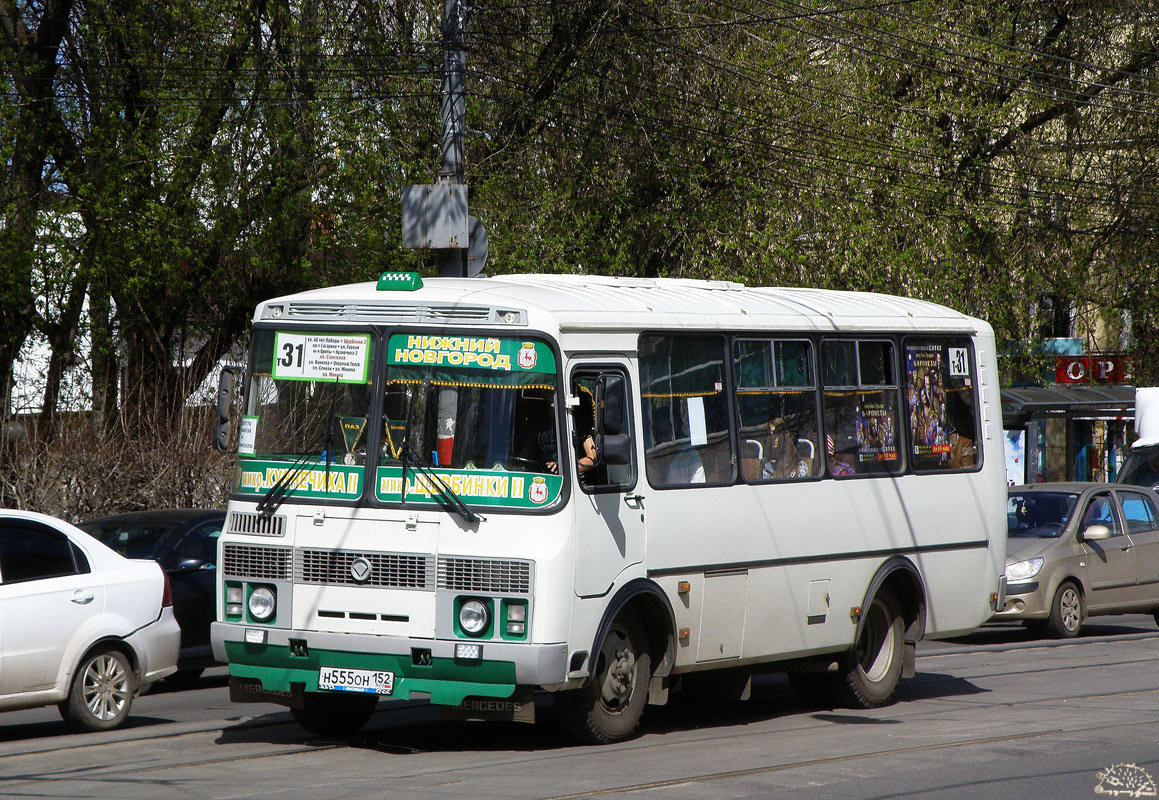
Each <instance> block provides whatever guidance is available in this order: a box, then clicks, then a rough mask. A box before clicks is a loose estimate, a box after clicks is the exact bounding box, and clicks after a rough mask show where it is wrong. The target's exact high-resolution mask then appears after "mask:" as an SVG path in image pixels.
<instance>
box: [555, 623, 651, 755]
mask: <svg viewBox="0 0 1159 800" xmlns="http://www.w3.org/2000/svg"><path fill="white" fill-rule="evenodd" d="M646 645H647V639H646V638H645V635H644V629H643V626H642V625H641V624H640V620H639V618H638V617H637V616H636V615H635V614H632V613H630V612H625V613H623V614H621V615H620V616H619V617H617V618H616V621H615V622H613V623H612V626H611V627H610V628H609V629H608V633H607V635H606V636H605V637H604V641H603V644H601V645H600V649H599V651H598V652H597V653H596V654H595V658H594V665H595V666H594V669H593V670H592V673H591V675H590V676H589V677H588V679H587V681H585V682H584V685H583V688H581V689H577V690H575V691H570V692H562V693H560V694H559V695H557V696H556V713H557V714H558V716H559V722H560V724H561V726H562V727H563V729H564V732H565V733H567V734H568V735H569V736H571V737H572V738H573V739H576V740H578V741H581V742H584V743H587V744H609V743H611V742H616V741H619V740H621V739H626V738H627V737H629V736H631V735H632V733H633V732H634V731H635V730H636V726H637V725H639V723H640V717H641V716H642V715H643V713H644V702H645V700H647V697H648V683H649V682H650V681H651V679H652V658H651V656H650V655H649V653H648V649H647V646H646Z"/></svg>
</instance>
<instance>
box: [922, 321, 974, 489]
mask: <svg viewBox="0 0 1159 800" xmlns="http://www.w3.org/2000/svg"><path fill="white" fill-rule="evenodd" d="M975 385H976V381H974V380H973V375H972V366H971V359H970V343H969V340H966V339H951V340H945V339H942V340H925V339H920V340H919V339H906V342H905V396H906V411H907V414H908V425H909V441H910V451H911V452H910V458H911V460H912V463H913V467H914V471H915V472H931V471H932V472H941V471H946V470H956V469H971V468H973V467H974V465H975V464H976V463H977V444H976V443H977V441H978V428H977V419H976V414H975V412H974V408H975V403H974V387H975Z"/></svg>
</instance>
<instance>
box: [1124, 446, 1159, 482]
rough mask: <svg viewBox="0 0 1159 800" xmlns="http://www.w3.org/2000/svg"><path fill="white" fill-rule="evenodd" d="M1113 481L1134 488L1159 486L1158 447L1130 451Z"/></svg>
mask: <svg viewBox="0 0 1159 800" xmlns="http://www.w3.org/2000/svg"><path fill="white" fill-rule="evenodd" d="M1115 481H1116V482H1118V483H1129V484H1132V485H1134V486H1156V485H1159V447H1146V448H1143V449H1140V450H1132V451H1131V452H1130V453H1129V454H1128V455H1127V458H1126V459H1124V461H1123V466H1122V468H1121V469H1120V470H1119V474H1118V476H1116V478H1115Z"/></svg>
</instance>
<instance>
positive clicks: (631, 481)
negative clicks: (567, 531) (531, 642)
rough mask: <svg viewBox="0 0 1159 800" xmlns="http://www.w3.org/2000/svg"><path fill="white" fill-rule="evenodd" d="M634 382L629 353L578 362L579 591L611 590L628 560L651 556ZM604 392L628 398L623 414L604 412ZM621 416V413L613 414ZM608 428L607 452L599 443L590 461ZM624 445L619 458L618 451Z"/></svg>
mask: <svg viewBox="0 0 1159 800" xmlns="http://www.w3.org/2000/svg"><path fill="white" fill-rule="evenodd" d="M632 386H633V383H632V380H631V370H630V369H629V365H628V363H627V362H626V361H623V360H618V359H616V360H607V361H599V362H594V361H593V362H575V361H573V362H572V364H571V374H570V377H569V382H568V390H569V394H570V396H571V398H572V405H571V406H570V409H569V410H570V414H569V415H568V416H569V419H568V428H569V435H570V437H571V439H570V443H571V446H572V452H571V456H572V462H571V464H572V474H573V475H574V476H575V478H574V480H575V484H574V486H573V491H572V498H573V500H572V503H573V505H574V508H575V520H576V570H575V593H576V595H578V596H579V597H595V596H599V595H602V594H605V593H606V592H607V591H608V590H609V589H610V588H611V586H612V583H613V581H615V579H616V577H617V576H618V575H619V574H620V573H621V572H622V571H623V570H624V569H625V568H627V567H629V566H631V565H632V564H638V563H640V562H641V561H643V560H644V513H645V498H644V495H645V494H646V486H645V485H644V482H643V481H639V480H638V479H637V474H638V469H637V463H636V449H637V447H636V442H635V438H636V433H635V431H636V425H635V419H634V415H633V413H632V409H633V388H632ZM605 396H607V397H610V398H611V401H612V402H618V403H620V404H621V408H620V412H621V413H620V414H608V418H607V419H604V418H603V414H602V412H601V413H597V406H598V403H599V400H600V398H601V397H605ZM605 407H606V406H605ZM616 416H619V417H620V419H618V420H617V419H614V417H616ZM601 420H602V421H604V422H605V423H607V422H611V423H612V425H613V426H614V427H615V430H611V429H608V425H607V424H605V425H604V428H605V430H603V431H601V430H599V429H598V428H599V425H600V422H601ZM601 435H602V439H603V440H604V441H605V442H606V444H607V447H606V448H605V452H603V453H601V452H599V451H598V450H597V451H596V457H595V459H594V461H595V464H594V466H591V464H592V461H593V459H592V457H591V453H592V446H593V445H594V444H596V443H597V442H599V441H601ZM588 437H591V438H590V439H589V438H588ZM616 437H620V438H618V439H617V438H616ZM623 437H626V439H625V438H623ZM617 449H618V451H619V454H620V457H618V458H617V457H616V455H615V454H614V453H613V452H612V451H613V450H617ZM616 462H624V463H616Z"/></svg>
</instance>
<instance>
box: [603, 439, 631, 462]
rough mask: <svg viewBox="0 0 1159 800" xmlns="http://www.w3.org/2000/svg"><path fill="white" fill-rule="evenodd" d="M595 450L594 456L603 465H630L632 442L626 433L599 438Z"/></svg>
mask: <svg viewBox="0 0 1159 800" xmlns="http://www.w3.org/2000/svg"><path fill="white" fill-rule="evenodd" d="M596 448H597V450H596V455H597V456H598V457H599V460H600V461H601V462H603V463H604V464H630V463H631V461H632V440H631V438H630V437H629V436H628V434H626V433H615V434H609V435H604V436H601V437H599V439H598V440H597V443H596Z"/></svg>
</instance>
